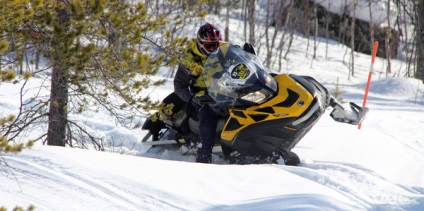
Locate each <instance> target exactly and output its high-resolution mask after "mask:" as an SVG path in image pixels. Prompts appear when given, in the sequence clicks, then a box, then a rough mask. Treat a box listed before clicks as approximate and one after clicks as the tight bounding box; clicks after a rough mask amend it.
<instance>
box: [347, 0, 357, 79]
mask: <svg viewBox="0 0 424 211" xmlns="http://www.w3.org/2000/svg"><path fill="white" fill-rule="evenodd" d="M356 5H357V0H354V1H353V15H352V22H351V25H350V48H351V49H350V50H351V52H350V53H351V55H350V57H351V61H352V66H351V75H352V76H355V21H356ZM349 78H350V76H349Z"/></svg>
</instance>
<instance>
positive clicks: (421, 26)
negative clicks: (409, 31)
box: [415, 0, 424, 82]
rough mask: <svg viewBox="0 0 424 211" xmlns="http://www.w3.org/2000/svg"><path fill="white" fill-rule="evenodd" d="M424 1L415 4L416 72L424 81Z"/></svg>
mask: <svg viewBox="0 0 424 211" xmlns="http://www.w3.org/2000/svg"><path fill="white" fill-rule="evenodd" d="M423 11H424V1H421V0H419V1H416V5H415V15H416V22H415V30H416V31H417V32H416V35H415V42H416V45H417V47H416V48H415V51H416V52H415V54H416V58H417V70H416V72H415V78H418V79H421V80H423V82H424V13H423Z"/></svg>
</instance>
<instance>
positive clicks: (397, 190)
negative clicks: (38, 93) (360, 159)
mask: <svg viewBox="0 0 424 211" xmlns="http://www.w3.org/2000/svg"><path fill="white" fill-rule="evenodd" d="M284 169H285V170H287V171H289V172H291V173H293V174H296V175H298V176H301V177H303V178H306V179H309V180H312V181H315V182H317V183H319V184H321V185H324V186H326V187H329V188H332V189H334V190H336V191H338V192H339V193H341V194H343V195H345V196H346V197H349V198H350V199H352V200H354V201H356V202H357V203H358V204H360V205H362V206H364V207H368V208H369V209H377V210H385V209H390V210H392V209H402V208H401V207H398V205H410V204H411V203H412V204H413V202H414V201H415V202H416V201H417V200H418V201H421V203H422V201H423V199H424V195H423V194H420V193H419V192H417V191H413V190H411V189H406V188H403V187H401V186H399V185H396V184H393V183H391V182H390V181H387V180H386V179H385V178H383V177H381V176H379V175H377V174H375V173H374V172H372V171H371V170H368V169H365V168H361V167H360V166H356V165H352V164H339V163H328V162H315V163H304V164H301V167H288V168H284Z"/></svg>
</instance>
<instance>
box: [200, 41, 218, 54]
mask: <svg viewBox="0 0 424 211" xmlns="http://www.w3.org/2000/svg"><path fill="white" fill-rule="evenodd" d="M200 45H202V47H203V48H204V49H205V50H207V51H208V52H212V51H214V50H215V49H217V48H218V47H219V42H207V41H205V42H202V43H201V44H200Z"/></svg>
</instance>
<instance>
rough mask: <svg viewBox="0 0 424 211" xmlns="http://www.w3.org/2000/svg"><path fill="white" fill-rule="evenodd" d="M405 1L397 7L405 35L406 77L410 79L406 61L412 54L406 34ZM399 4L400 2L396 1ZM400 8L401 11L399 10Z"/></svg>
mask: <svg viewBox="0 0 424 211" xmlns="http://www.w3.org/2000/svg"><path fill="white" fill-rule="evenodd" d="M405 1H406V0H403V2H402V6H400V5H399V6H398V8H399V10H400V11H399V13H400V14H401V16H403V17H402V19H403V25H404V28H403V34H404V35H405V58H407V67H406V69H407V71H406V77H411V60H410V59H408V58H409V54H412V51H411V49H409V33H408V24H407V21H406V20H407V19H406V18H407V16H406V8H405V3H406V2H405ZM398 2H400V0H399V1H398ZM401 8H402V9H401Z"/></svg>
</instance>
